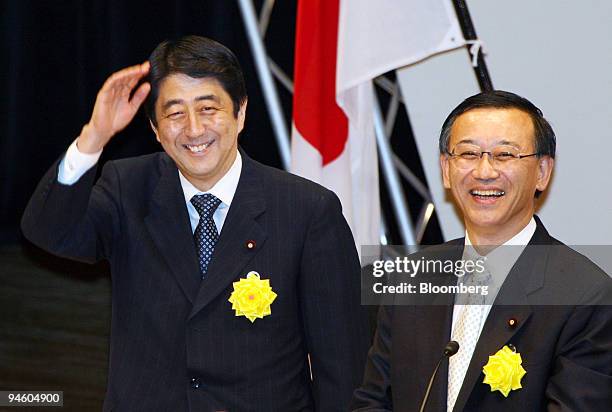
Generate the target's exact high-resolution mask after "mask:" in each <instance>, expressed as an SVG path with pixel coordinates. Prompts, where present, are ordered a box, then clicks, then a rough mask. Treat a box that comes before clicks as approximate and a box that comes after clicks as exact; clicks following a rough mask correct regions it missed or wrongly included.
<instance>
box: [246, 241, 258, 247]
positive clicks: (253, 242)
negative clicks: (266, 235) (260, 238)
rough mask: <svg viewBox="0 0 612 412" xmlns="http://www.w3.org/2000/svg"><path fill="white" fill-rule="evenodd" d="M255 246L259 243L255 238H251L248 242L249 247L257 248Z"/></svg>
mask: <svg viewBox="0 0 612 412" xmlns="http://www.w3.org/2000/svg"><path fill="white" fill-rule="evenodd" d="M255 246H257V243H255V241H254V240H249V241H247V242H246V247H247V249H255Z"/></svg>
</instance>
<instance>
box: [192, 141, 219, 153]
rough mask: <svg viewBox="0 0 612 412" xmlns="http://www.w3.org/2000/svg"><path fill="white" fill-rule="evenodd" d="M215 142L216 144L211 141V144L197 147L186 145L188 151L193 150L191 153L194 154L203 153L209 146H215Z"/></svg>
mask: <svg viewBox="0 0 612 412" xmlns="http://www.w3.org/2000/svg"><path fill="white" fill-rule="evenodd" d="M213 142H214V140H211V141H210V142H208V143H204V144H200V145H197V146H194V145H185V147H186V148H187V149H189V150H191V152H192V153H199V152H201V151H202V150H204V149H206V148H208V146H210V145H211V144H213Z"/></svg>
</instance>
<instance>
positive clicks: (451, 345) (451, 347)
mask: <svg viewBox="0 0 612 412" xmlns="http://www.w3.org/2000/svg"><path fill="white" fill-rule="evenodd" d="M457 352H459V343H458V342H457V341H454V340H451V341H450V342H448V343H447V344H446V346H445V347H444V355H442V357H441V358H440V360H439V361H438V364H437V365H436V369H434V371H433V374H432V375H431V378H430V379H429V384H428V385H427V390H426V391H425V396H424V397H423V402H422V403H421V409H419V412H423V411H424V410H425V405H427V400H428V399H429V392H430V391H431V386H432V385H433V382H434V379H436V374H437V373H438V368H440V364H441V363H442V361H443V360H444V359H446V358H450V357H451V356H453V355H454V354H455V353H457Z"/></svg>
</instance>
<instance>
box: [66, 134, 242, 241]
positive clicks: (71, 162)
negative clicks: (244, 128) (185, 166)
mask: <svg viewBox="0 0 612 412" xmlns="http://www.w3.org/2000/svg"><path fill="white" fill-rule="evenodd" d="M76 142H77V141H76V139H75V141H74V142H72V144H71V145H70V147H69V148H68V150H67V151H66V155H65V156H64V158H63V159H62V161H61V162H60V164H59V168H58V173H57V180H58V182H59V183H61V184H63V185H72V184H74V183H76V182H77V181H78V180H79V179H80V178H81V177H82V176H83V175H84V174H85V173H86V172H87V171H88V170H89V169H91V168H92V167H93V166H95V164H96V163H97V162H98V160H99V159H100V155H102V150H100V151H99V152H97V153H93V154H88V153H83V152H81V151H79V149H78V147H77V145H76ZM241 172H242V157H241V156H240V152H238V153H237V154H236V159H235V160H234V163H233V164H232V166H231V167H230V169H229V170H228V171H227V173H226V174H225V175H223V177H222V178H221V179H220V180H219V181H218V182H217V183H215V185H214V186H213V187H211V188H210V189H209V190H208V191H207V192H202V191H200V190H198V189H197V188H196V187H195V186H194V185H193V184H191V182H190V181H189V180H187V178H186V177H185V176H183V174H182V173H181V172H180V171H178V174H179V180H180V182H181V188H182V189H183V194H184V195H185V204H186V206H187V211H188V212H189V221H190V223H191V232H192V233H193V232H194V231H195V229H196V227H197V226H198V222H199V221H200V215H199V214H198V212H197V210H196V209H195V207H194V206H193V205H192V204H191V198H192V197H193V196H195V195H201V194H204V193H210V194H212V195H214V196H216V197H217V198H218V199H219V200H221V204H220V205H219V207H218V208H217V210H216V211H215V213H214V214H213V220H214V221H215V226H217V231H218V232H219V233H221V229H222V228H223V224H224V223H225V218H226V217H227V213H228V212H229V208H230V206H231V204H232V200H233V199H234V195H235V194H236V188H237V187H238V181H239V180H240V173H241Z"/></svg>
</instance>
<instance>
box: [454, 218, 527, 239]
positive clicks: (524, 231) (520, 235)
mask: <svg viewBox="0 0 612 412" xmlns="http://www.w3.org/2000/svg"><path fill="white" fill-rule="evenodd" d="M536 227H537V225H536V222H535V219H534V218H533V216H532V217H531V220H530V221H529V223H527V226H525V227H524V228H523V229H522V230H521V231H520V232H518V233H517V234H516V235H514V236H513V237H512V238H511V239H509V240H507V241H506V242H505V243H504V244H503V245H502V246H521V245H522V246H524V245H527V244H528V243H529V241H530V240H531V238H532V237H533V234H534V233H535V231H536ZM465 244H466V245H468V246H471V245H472V241H471V240H470V236H469V235H468V232H467V230H466V231H465Z"/></svg>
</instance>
